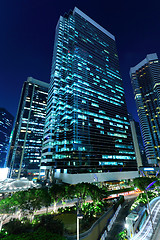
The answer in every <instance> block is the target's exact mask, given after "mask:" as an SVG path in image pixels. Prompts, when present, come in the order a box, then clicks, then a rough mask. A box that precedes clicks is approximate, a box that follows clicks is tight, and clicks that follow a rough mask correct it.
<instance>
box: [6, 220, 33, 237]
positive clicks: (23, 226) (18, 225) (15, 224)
mask: <svg viewBox="0 0 160 240" xmlns="http://www.w3.org/2000/svg"><path fill="white" fill-rule="evenodd" d="M3 228H4V230H5V231H7V232H8V234H21V233H26V232H28V231H30V230H31V229H32V225H31V223H29V222H28V221H25V222H23V221H22V222H21V221H20V220H18V219H11V220H10V221H9V222H8V223H7V224H5V225H4V226H3Z"/></svg>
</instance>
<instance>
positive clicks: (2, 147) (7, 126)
mask: <svg viewBox="0 0 160 240" xmlns="http://www.w3.org/2000/svg"><path fill="white" fill-rule="evenodd" d="M13 120H14V117H13V116H12V115H11V114H10V113H9V112H8V111H7V110H6V109H4V108H0V168H4V167H5V160H6V155H7V150H8V145H9V140H10V134H11V131H12V127H13Z"/></svg>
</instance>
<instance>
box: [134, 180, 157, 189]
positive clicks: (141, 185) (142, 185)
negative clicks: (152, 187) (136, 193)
mask: <svg viewBox="0 0 160 240" xmlns="http://www.w3.org/2000/svg"><path fill="white" fill-rule="evenodd" d="M156 180H157V178H148V177H138V178H134V179H133V183H134V185H135V186H136V187H137V188H139V189H140V190H141V191H145V189H146V188H147V186H148V185H149V184H150V183H152V182H154V181H156Z"/></svg>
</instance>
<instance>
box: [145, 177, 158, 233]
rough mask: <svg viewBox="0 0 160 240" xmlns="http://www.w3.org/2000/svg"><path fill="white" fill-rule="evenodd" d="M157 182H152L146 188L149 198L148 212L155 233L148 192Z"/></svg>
mask: <svg viewBox="0 0 160 240" xmlns="http://www.w3.org/2000/svg"><path fill="white" fill-rule="evenodd" d="M155 182H156V181H154V182H151V183H150V184H149V185H148V186H147V187H146V188H145V194H146V197H147V204H148V210H149V217H150V220H151V224H152V229H153V231H154V226H153V220H152V214H151V209H150V205H149V199H148V194H147V190H148V189H149V188H150V187H151V186H152V185H153V184H154V183H155Z"/></svg>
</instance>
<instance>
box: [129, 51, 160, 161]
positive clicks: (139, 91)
mask: <svg viewBox="0 0 160 240" xmlns="http://www.w3.org/2000/svg"><path fill="white" fill-rule="evenodd" d="M130 76H131V81H132V86H133V91H134V96H135V101H136V105H137V111H138V116H139V120H140V126H141V129H142V136H143V140H144V144H145V151H146V157H147V160H148V163H149V164H151V165H153V164H157V163H159V162H160V63H159V60H158V57H157V54H156V53H154V54H148V55H147V56H146V58H145V59H144V60H143V61H141V62H140V63H139V64H137V65H136V66H135V67H132V68H131V69H130Z"/></svg>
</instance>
